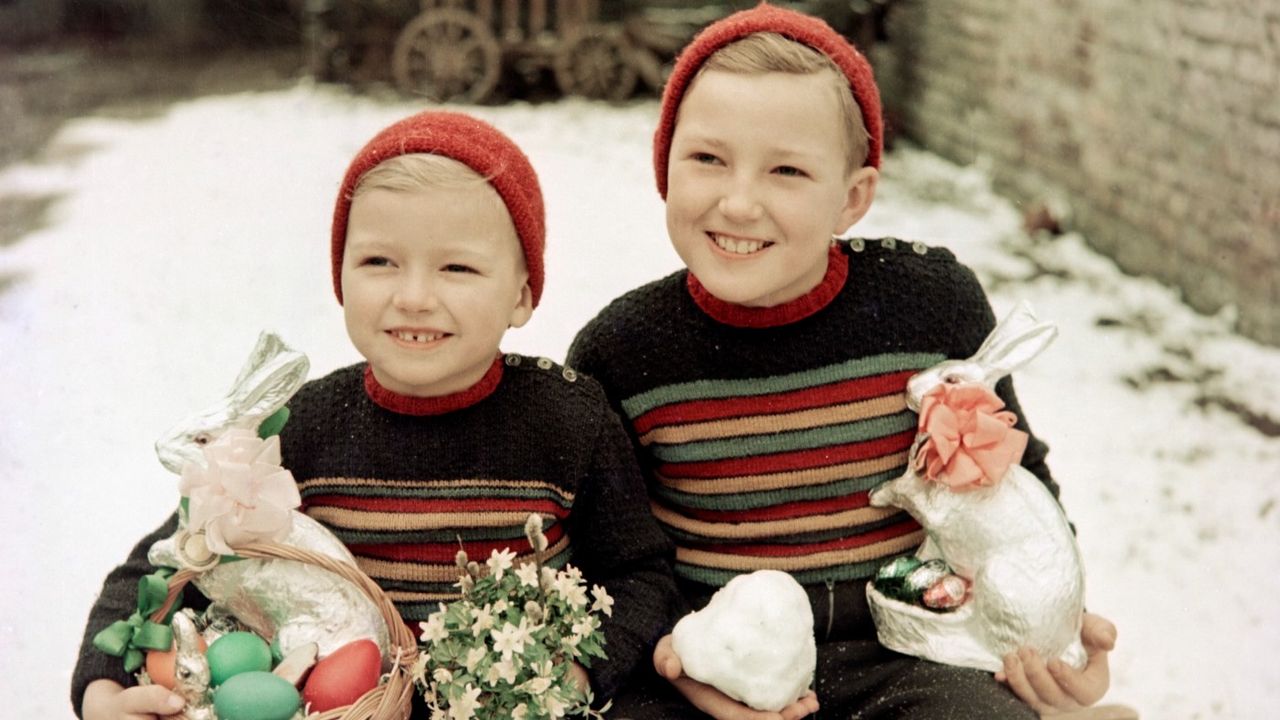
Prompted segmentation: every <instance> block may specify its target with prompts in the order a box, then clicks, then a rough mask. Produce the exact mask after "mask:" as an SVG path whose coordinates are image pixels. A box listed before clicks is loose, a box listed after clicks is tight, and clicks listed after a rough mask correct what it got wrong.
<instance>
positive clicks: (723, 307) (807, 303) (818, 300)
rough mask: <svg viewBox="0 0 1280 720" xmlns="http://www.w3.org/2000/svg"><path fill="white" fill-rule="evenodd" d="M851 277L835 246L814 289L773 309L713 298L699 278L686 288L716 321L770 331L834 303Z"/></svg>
mask: <svg viewBox="0 0 1280 720" xmlns="http://www.w3.org/2000/svg"><path fill="white" fill-rule="evenodd" d="M848 278H849V261H848V260H846V259H845V257H844V252H843V251H841V249H840V246H839V245H834V246H832V248H831V251H830V252H829V253H828V255H827V274H826V275H823V276H822V281H821V282H819V283H818V284H817V285H815V286H814V288H813V289H812V290H810V291H809V292H807V293H805V294H804V295H801V296H800V297H798V298H796V299H794V300H788V301H787V302H785V303H782V304H781V305H774V306H772V307H747V306H746V305H735V304H734V303H729V302H725V301H724V300H721V299H720V298H718V297H716V296H715V295H712V294H711V293H710V292H709V291H708V290H707V289H706V288H705V287H703V285H702V283H700V282H698V278H696V277H694V276H693V273H689V275H688V276H687V279H686V280H685V285H686V286H687V287H688V288H689V295H690V296H692V297H693V301H694V302H695V303H697V305H698V307H700V308H702V311H703V312H705V313H706V314H708V315H710V316H711V317H712V318H713V319H715V320H717V321H719V322H722V323H724V324H725V325H732V326H733V327H740V328H768V327H778V326H781V325H789V324H791V323H793V322H797V321H800V320H803V319H805V318H807V317H809V316H810V315H813V314H814V313H816V312H818V311H819V310H821V309H822V308H824V307H826V306H828V305H830V304H831V301H832V300H835V298H836V295H839V294H840V291H841V290H842V289H844V283H845V281H846V280H848Z"/></svg>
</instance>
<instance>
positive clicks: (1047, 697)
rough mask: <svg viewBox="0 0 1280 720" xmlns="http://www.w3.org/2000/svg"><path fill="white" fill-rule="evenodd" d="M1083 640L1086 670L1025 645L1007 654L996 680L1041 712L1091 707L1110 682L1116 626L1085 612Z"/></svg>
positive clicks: (1081, 639)
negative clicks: (1043, 655)
mask: <svg viewBox="0 0 1280 720" xmlns="http://www.w3.org/2000/svg"><path fill="white" fill-rule="evenodd" d="M1080 641H1081V642H1083V643H1084V649H1085V653H1086V655H1087V656H1088V658H1087V660H1086V662H1085V666H1084V669H1083V670H1077V669H1075V668H1073V667H1071V666H1070V665H1067V664H1066V663H1064V662H1062V660H1060V659H1058V658H1053V659H1051V660H1049V662H1048V663H1047V664H1046V663H1045V662H1044V660H1042V659H1041V658H1040V656H1039V654H1038V653H1036V651H1035V650H1032V649H1031V648H1022V649H1021V650H1019V651H1018V652H1016V653H1009V654H1008V655H1006V656H1005V658H1004V670H1002V671H1000V672H998V673H996V680H998V681H1000V682H1002V683H1006V684H1008V686H1009V689H1010V690H1012V691H1013V693H1014V694H1015V695H1017V696H1018V697H1019V698H1021V699H1022V700H1023V702H1025V703H1027V704H1028V705H1030V706H1031V707H1032V709H1034V710H1035V711H1036V712H1038V713H1040V715H1042V716H1045V715H1059V714H1062V713H1068V712H1071V711H1073V710H1079V709H1081V708H1083V707H1088V706H1089V705H1092V704H1094V703H1096V702H1098V701H1099V700H1101V699H1102V696H1103V695H1106V694H1107V688H1109V687H1110V686H1111V669H1110V667H1109V665H1108V661H1107V653H1109V652H1110V651H1111V650H1112V649H1113V648H1115V646H1116V626H1115V625H1114V624H1112V623H1111V621H1110V620H1107V619H1105V618H1103V617H1100V616H1098V615H1094V614H1093V613H1085V614H1084V620H1083V622H1082V624H1081V628H1080Z"/></svg>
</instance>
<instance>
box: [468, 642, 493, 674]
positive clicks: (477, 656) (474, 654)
mask: <svg viewBox="0 0 1280 720" xmlns="http://www.w3.org/2000/svg"><path fill="white" fill-rule="evenodd" d="M488 654H489V652H488V651H487V650H485V649H484V648H483V647H473V648H471V649H470V650H468V651H467V657H466V659H465V660H463V662H462V664H463V665H465V666H466V667H467V672H475V671H476V666H477V665H479V664H480V661H481V660H483V659H484V656H485V655H488Z"/></svg>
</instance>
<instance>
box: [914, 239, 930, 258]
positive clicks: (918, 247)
mask: <svg viewBox="0 0 1280 720" xmlns="http://www.w3.org/2000/svg"><path fill="white" fill-rule="evenodd" d="M911 249H912V250H915V251H916V254H917V255H923V254H925V253H927V252H929V246H927V245H925V244H924V243H922V242H920V241H919V240H917V241H915V242H913V243H911Z"/></svg>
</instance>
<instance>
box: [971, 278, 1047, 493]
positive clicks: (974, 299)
mask: <svg viewBox="0 0 1280 720" xmlns="http://www.w3.org/2000/svg"><path fill="white" fill-rule="evenodd" d="M957 267H958V268H959V269H960V275H961V278H960V281H959V282H957V283H956V293H957V301H956V304H955V306H956V313H957V314H956V317H955V320H954V321H953V325H952V327H954V328H955V329H956V333H957V347H956V348H955V357H969V356H971V355H973V354H974V353H976V352H977V351H978V348H979V347H981V346H982V343H983V341H984V340H986V339H987V336H988V335H990V334H991V331H992V330H993V329H994V328H995V326H996V317H995V312H994V311H993V310H992V309H991V302H990V300H988V298H987V294H986V292H984V291H983V289H982V285H981V283H979V282H978V278H977V276H975V275H974V274H973V271H972V270H970V269H969V268H967V267H965V266H964V265H959V264H957ZM996 395H998V396H999V397H1000V399H1001V400H1003V401H1004V404H1005V407H1006V409H1008V410H1010V411H1011V412H1013V413H1014V414H1015V415H1017V416H1018V421H1017V422H1016V423H1015V424H1014V427H1016V428H1017V429H1019V430H1021V431H1023V432H1025V433H1027V449H1026V452H1025V453H1023V455H1022V466H1023V467H1025V468H1026V469H1027V470H1030V471H1031V473H1032V474H1033V475H1035V476H1036V477H1037V478H1039V479H1040V482H1042V483H1044V485H1045V487H1046V488H1048V489H1049V492H1050V493H1052V494H1053V496H1054V497H1055V498H1056V497H1058V483H1057V482H1055V481H1054V479H1053V475H1052V474H1051V473H1050V472H1049V465H1048V463H1047V462H1045V458H1046V457H1047V456H1048V454H1049V446H1048V445H1046V444H1045V443H1044V441H1042V440H1041V439H1040V438H1038V437H1036V435H1035V433H1033V432H1032V431H1031V426H1030V424H1028V423H1027V417H1026V413H1024V412H1023V411H1022V405H1021V404H1020V403H1019V402H1018V394H1017V393H1016V392H1015V391H1014V389H1013V378H1012V377H1005V378H1002V379H1001V380H1000V381H999V382H997V383H996Z"/></svg>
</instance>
